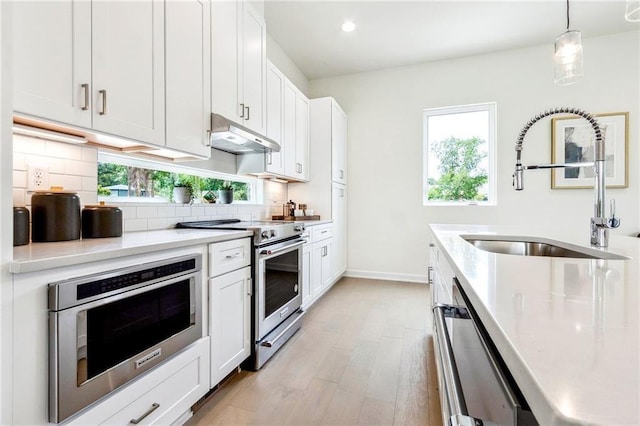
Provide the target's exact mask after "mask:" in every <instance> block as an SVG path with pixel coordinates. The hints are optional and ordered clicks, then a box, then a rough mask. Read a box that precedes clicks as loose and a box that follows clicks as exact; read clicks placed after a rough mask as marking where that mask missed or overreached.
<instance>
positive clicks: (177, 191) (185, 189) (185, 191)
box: [173, 182, 193, 204]
mask: <svg viewBox="0 0 640 426" xmlns="http://www.w3.org/2000/svg"><path fill="white" fill-rule="evenodd" d="M192 197H193V186H192V185H191V183H189V182H176V183H175V184H174V185H173V201H175V202H176V203H181V204H189V203H190V202H191V199H192Z"/></svg>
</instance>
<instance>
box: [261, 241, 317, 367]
mask: <svg viewBox="0 0 640 426" xmlns="http://www.w3.org/2000/svg"><path fill="white" fill-rule="evenodd" d="M304 242H305V240H304V239H302V238H300V237H299V236H295V237H292V238H290V239H288V240H285V241H279V242H275V243H269V244H264V245H260V246H257V247H256V249H255V260H256V261H255V265H254V268H255V280H254V282H255V285H256V290H255V295H256V299H255V306H254V309H255V340H256V347H255V363H254V368H255V369H259V368H260V367H261V366H262V365H263V364H264V363H265V362H266V361H267V360H268V359H269V358H270V357H271V356H272V355H273V354H274V353H275V352H276V351H277V350H278V349H279V348H280V347H281V346H282V345H283V344H284V343H285V342H286V341H287V340H288V339H289V337H291V336H292V335H293V334H294V333H295V332H296V331H297V330H298V329H299V328H300V326H301V324H302V316H303V314H304V313H303V311H302V309H301V306H302V245H303V244H304Z"/></svg>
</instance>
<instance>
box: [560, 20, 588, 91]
mask: <svg viewBox="0 0 640 426" xmlns="http://www.w3.org/2000/svg"><path fill="white" fill-rule="evenodd" d="M554 46H555V53H554V55H553V60H554V71H555V79H554V82H555V83H556V84H557V85H559V86H567V85H569V84H573V83H575V82H576V81H578V80H579V79H580V78H581V77H583V76H584V71H583V69H582V34H581V33H580V31H573V30H572V31H567V32H565V33H563V34H560V35H559V36H558V37H557V38H556V42H555V45H554Z"/></svg>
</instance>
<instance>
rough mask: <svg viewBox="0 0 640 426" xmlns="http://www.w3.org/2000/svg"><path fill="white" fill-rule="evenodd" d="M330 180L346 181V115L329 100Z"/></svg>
mask: <svg viewBox="0 0 640 426" xmlns="http://www.w3.org/2000/svg"><path fill="white" fill-rule="evenodd" d="M331 123H332V125H331V180H332V181H334V182H337V183H347V115H346V114H345V113H344V111H342V108H340V106H339V105H338V104H337V103H336V102H335V101H333V102H331Z"/></svg>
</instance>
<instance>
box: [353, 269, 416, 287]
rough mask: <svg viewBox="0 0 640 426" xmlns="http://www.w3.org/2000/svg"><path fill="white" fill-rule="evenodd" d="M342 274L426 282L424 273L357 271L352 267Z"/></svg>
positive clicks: (355, 276)
mask: <svg viewBox="0 0 640 426" xmlns="http://www.w3.org/2000/svg"><path fill="white" fill-rule="evenodd" d="M344 276H345V277H352V278H368V279H371V280H387V281H407V282H412V283H424V284H426V283H427V282H428V279H427V276H426V275H416V274H397V273H393V272H378V271H357V270H353V269H350V270H347V272H346V273H345V274H344Z"/></svg>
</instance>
